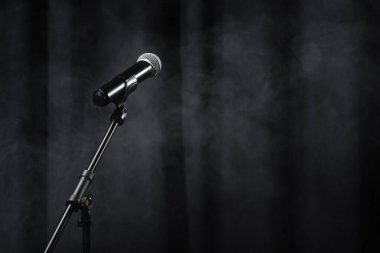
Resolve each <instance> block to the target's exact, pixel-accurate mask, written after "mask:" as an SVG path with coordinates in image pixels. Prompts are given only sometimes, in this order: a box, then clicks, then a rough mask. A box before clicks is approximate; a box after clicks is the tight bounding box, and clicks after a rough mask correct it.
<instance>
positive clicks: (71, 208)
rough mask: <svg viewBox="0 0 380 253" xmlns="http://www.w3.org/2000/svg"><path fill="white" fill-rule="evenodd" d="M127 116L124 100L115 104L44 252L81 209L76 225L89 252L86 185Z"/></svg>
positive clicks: (88, 200)
mask: <svg viewBox="0 0 380 253" xmlns="http://www.w3.org/2000/svg"><path fill="white" fill-rule="evenodd" d="M126 117H127V108H126V106H125V102H124V103H122V104H121V105H119V106H117V108H116V109H115V111H114V112H113V113H112V115H111V125H110V126H109V128H108V130H107V132H106V134H105V135H104V137H103V140H102V142H101V143H100V145H99V147H98V149H97V151H96V153H95V155H94V157H93V159H92V161H91V163H90V165H89V166H88V168H87V169H86V170H84V171H83V172H82V174H81V175H80V177H79V182H78V184H77V186H76V187H75V189H74V192H73V194H71V196H70V197H69V199H68V200H67V201H66V210H65V212H64V213H63V215H62V218H61V219H60V221H59V223H58V225H57V227H56V229H55V230H54V233H53V235H52V237H51V238H50V241H49V243H48V245H47V246H46V248H45V251H44V253H50V252H53V250H54V247H55V246H56V244H57V242H58V240H59V238H60V236H61V234H62V232H63V230H64V229H65V227H66V225H67V223H68V221H69V219H70V217H71V215H72V213H73V212H77V211H78V210H79V209H80V210H81V220H80V221H79V222H78V226H80V227H82V232H83V233H82V237H83V252H84V253H89V252H90V249H91V248H90V226H91V217H90V209H91V206H92V197H89V196H86V195H85V194H86V192H87V189H88V187H89V186H90V184H91V182H92V180H93V179H94V175H95V174H94V171H95V168H96V165H97V164H98V162H99V160H100V158H101V157H102V155H103V152H104V150H105V149H106V147H107V144H108V142H109V141H110V139H111V137H112V135H113V134H114V132H115V130H116V128H117V127H118V126H120V125H122V124H123V122H124V119H125V118H126Z"/></svg>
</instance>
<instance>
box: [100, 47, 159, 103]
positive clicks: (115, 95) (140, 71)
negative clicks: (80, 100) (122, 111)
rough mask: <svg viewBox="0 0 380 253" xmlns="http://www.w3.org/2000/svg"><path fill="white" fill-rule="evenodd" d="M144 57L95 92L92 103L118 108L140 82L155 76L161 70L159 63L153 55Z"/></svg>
mask: <svg viewBox="0 0 380 253" xmlns="http://www.w3.org/2000/svg"><path fill="white" fill-rule="evenodd" d="M145 55H148V54H143V55H142V56H140V58H139V60H138V61H137V62H136V63H135V64H134V65H133V66H132V67H130V68H128V69H127V70H125V71H124V72H122V73H121V74H119V75H117V76H116V77H114V78H113V79H112V80H111V81H109V82H107V83H106V84H104V85H103V86H102V87H101V88H99V89H98V90H96V91H95V92H94V96H93V100H94V103H95V104H96V105H99V106H105V105H107V104H109V103H111V102H113V103H115V104H116V105H117V106H119V105H121V104H123V103H124V102H125V100H126V98H127V97H128V95H129V94H130V93H132V92H133V91H134V90H135V89H136V88H137V85H138V84H139V83H140V82H142V81H144V80H145V79H147V78H148V77H153V76H155V75H157V73H158V72H159V71H160V70H161V61H160V60H159V58H158V57H157V56H156V55H154V54H149V57H144V56H145ZM151 55H153V56H151ZM152 57H153V58H152Z"/></svg>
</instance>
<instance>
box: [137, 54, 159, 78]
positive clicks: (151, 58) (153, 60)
mask: <svg viewBox="0 0 380 253" xmlns="http://www.w3.org/2000/svg"><path fill="white" fill-rule="evenodd" d="M137 61H138V62H139V61H146V62H148V63H149V64H150V65H152V67H153V69H154V72H153V75H152V76H156V75H157V74H158V73H159V72H160V71H161V66H162V65H161V60H160V58H158V56H157V55H155V54H152V53H145V54H142V55H141V56H140V57H139V58H138V59H137Z"/></svg>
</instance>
